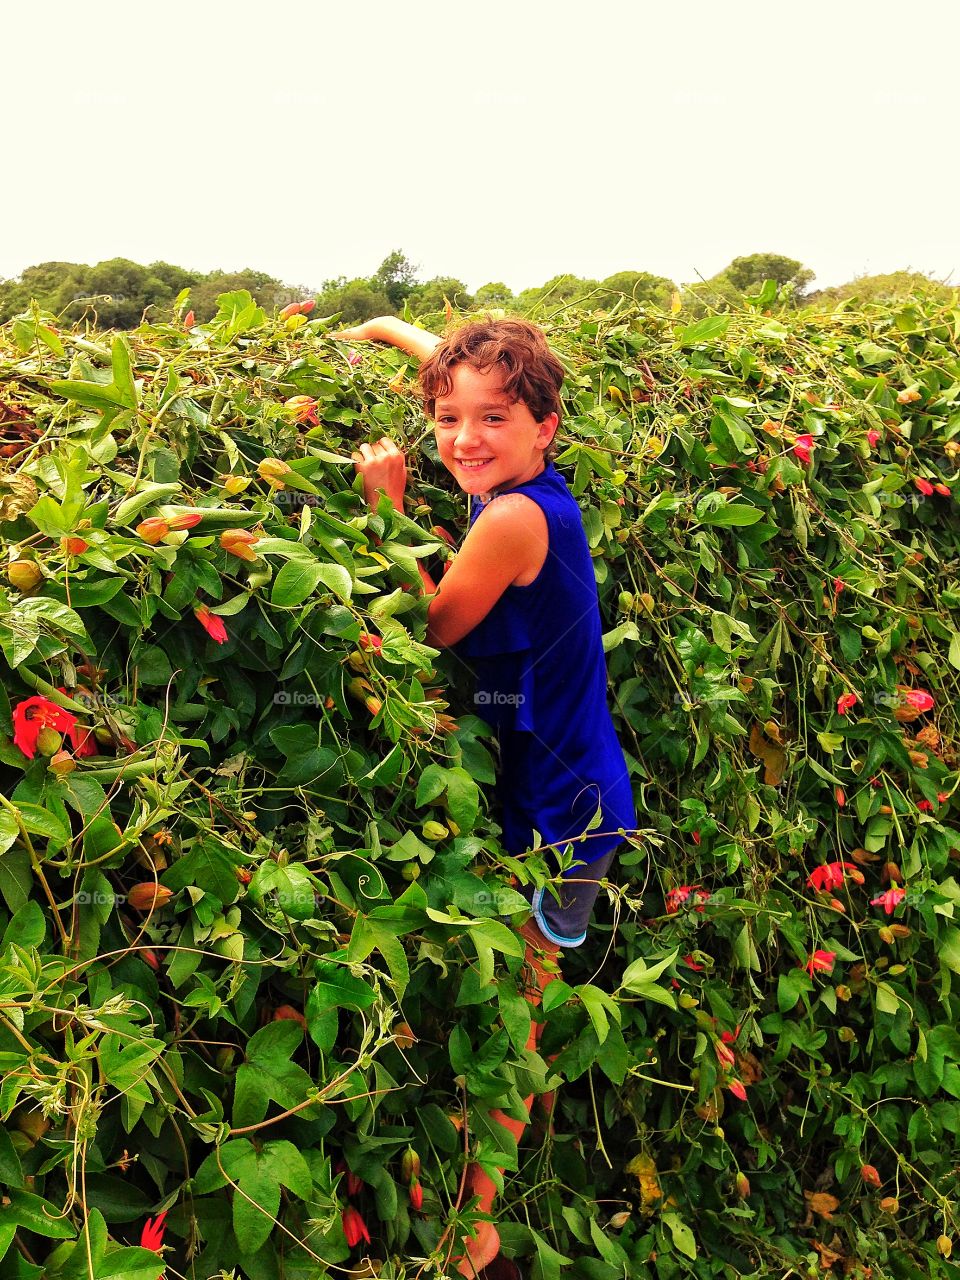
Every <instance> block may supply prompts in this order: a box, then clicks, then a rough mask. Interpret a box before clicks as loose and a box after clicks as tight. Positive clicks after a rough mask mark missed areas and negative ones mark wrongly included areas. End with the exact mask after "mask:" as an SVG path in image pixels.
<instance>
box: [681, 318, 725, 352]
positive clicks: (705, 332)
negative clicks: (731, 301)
mask: <svg viewBox="0 0 960 1280" xmlns="http://www.w3.org/2000/svg"><path fill="white" fill-rule="evenodd" d="M729 324H730V317H729V316H704V318H703V319H702V320H698V321H697V323H696V324H691V325H687V327H686V328H685V329H681V330H680V333H679V335H678V336H677V341H678V342H679V344H680V346H681V347H692V346H693V345H694V344H695V343H697V342H709V341H711V340H712V339H713V338H721V337H723V335H724V334H725V333H726V331H727V326H728V325H729Z"/></svg>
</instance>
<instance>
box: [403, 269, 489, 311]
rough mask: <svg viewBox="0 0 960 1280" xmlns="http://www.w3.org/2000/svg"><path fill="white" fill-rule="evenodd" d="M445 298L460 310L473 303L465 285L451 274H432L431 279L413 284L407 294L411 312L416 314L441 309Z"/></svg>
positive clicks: (444, 303)
mask: <svg viewBox="0 0 960 1280" xmlns="http://www.w3.org/2000/svg"><path fill="white" fill-rule="evenodd" d="M447 300H449V302H450V304H451V306H453V307H456V308H457V309H458V310H460V311H465V310H466V309H467V308H468V307H470V306H472V305H473V298H472V297H471V296H470V294H469V293H468V292H467V286H466V285H465V284H464V283H463V281H462V280H457V279H455V278H454V277H453V276H434V277H433V279H432V280H425V281H424V282H423V284H417V285H414V286H413V288H412V289H411V290H410V292H409V294H408V295H407V303H408V305H409V307H410V310H411V312H412V313H413V314H414V315H418V316H422V315H427V314H429V313H432V312H435V311H442V310H443V309H444V306H445V305H446V301H447Z"/></svg>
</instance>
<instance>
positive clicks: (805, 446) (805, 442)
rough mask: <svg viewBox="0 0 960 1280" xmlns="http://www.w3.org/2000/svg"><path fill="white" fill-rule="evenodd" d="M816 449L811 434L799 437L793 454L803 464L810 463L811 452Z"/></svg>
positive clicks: (795, 442)
mask: <svg viewBox="0 0 960 1280" xmlns="http://www.w3.org/2000/svg"><path fill="white" fill-rule="evenodd" d="M815 448H816V445H815V444H814V442H813V436H812V435H809V434H807V435H802V436H797V438H796V440H795V441H794V444H793V452H794V454H795V455H796V456H797V457H798V458H799V459H800V461H801V462H809V461H810V450H811V449H815Z"/></svg>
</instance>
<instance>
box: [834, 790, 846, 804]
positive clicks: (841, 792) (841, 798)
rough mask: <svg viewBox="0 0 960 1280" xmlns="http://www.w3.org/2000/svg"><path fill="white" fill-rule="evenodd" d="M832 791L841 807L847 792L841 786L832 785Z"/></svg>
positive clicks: (844, 802)
mask: <svg viewBox="0 0 960 1280" xmlns="http://www.w3.org/2000/svg"><path fill="white" fill-rule="evenodd" d="M833 793H834V795H835V796H836V798H837V805H838V806H839V807H840V808H841V809H842V808H843V806H844V805H845V804H846V803H847V793H846V792H845V791H844V789H843V787H834V789H833Z"/></svg>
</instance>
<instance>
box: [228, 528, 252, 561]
mask: <svg viewBox="0 0 960 1280" xmlns="http://www.w3.org/2000/svg"><path fill="white" fill-rule="evenodd" d="M259 541H260V538H259V536H258V535H257V534H255V533H251V532H250V531H249V529H224V531H223V533H221V535H220V545H221V547H223V549H224V551H226V552H227V554H228V555H231V556H236V557H237V558H238V559H239V560H256V558H257V553H256V552H255V551H254V550H253V548H254V546H255V545H256V544H257V543H258V542H259Z"/></svg>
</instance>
